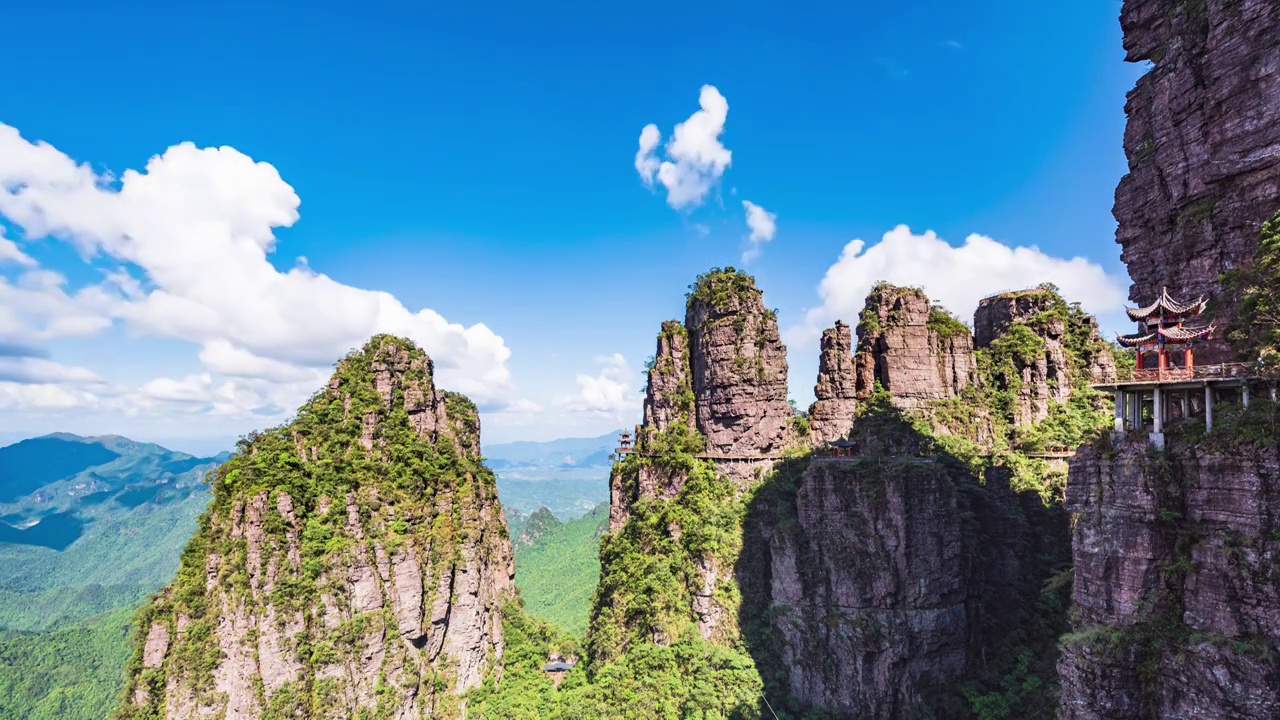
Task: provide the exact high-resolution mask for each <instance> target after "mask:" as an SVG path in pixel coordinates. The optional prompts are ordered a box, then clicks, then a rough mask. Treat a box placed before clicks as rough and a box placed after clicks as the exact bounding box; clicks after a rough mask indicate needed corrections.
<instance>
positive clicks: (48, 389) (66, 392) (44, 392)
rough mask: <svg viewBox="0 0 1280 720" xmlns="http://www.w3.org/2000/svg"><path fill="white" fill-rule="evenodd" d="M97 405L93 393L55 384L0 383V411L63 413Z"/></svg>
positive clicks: (96, 398) (96, 399)
mask: <svg viewBox="0 0 1280 720" xmlns="http://www.w3.org/2000/svg"><path fill="white" fill-rule="evenodd" d="M97 404H98V397H97V396H96V395H94V394H93V393H89V392H85V391H83V390H77V389H76V388H71V387H64V386H62V385H58V384H55V383H37V384H31V383H25V382H21V383H20V382H8V381H0V410H6V411H10V412H49V411H65V410H70V409H72V408H85V407H92V406H95V405H97Z"/></svg>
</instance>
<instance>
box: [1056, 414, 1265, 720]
mask: <svg viewBox="0 0 1280 720" xmlns="http://www.w3.org/2000/svg"><path fill="white" fill-rule="evenodd" d="M1266 413H1267V414H1271V415H1272V418H1273V419H1272V422H1274V415H1273V410H1272V409H1271V408H1267V410H1266ZM1240 431H1241V428H1239V427H1234V428H1227V427H1222V428H1216V429H1215V432H1214V434H1212V435H1211V436H1210V438H1209V440H1208V441H1198V439H1197V438H1182V437H1177V438H1173V439H1171V442H1170V444H1169V446H1168V448H1167V450H1166V451H1164V452H1161V451H1157V450H1155V449H1154V448H1152V447H1151V446H1150V445H1149V443H1147V442H1146V441H1145V439H1138V438H1136V437H1135V438H1131V439H1122V440H1118V441H1117V443H1116V444H1115V445H1111V444H1108V443H1099V444H1095V445H1093V446H1091V447H1088V448H1085V449H1083V450H1081V451H1080V453H1079V454H1078V455H1077V457H1076V459H1075V461H1074V462H1073V463H1072V466H1071V474H1070V482H1069V484H1068V488H1067V507H1068V509H1069V510H1071V511H1072V512H1075V513H1079V515H1078V519H1077V521H1076V524H1075V540H1074V555H1075V591H1074V594H1075V603H1076V608H1077V610H1076V612H1077V615H1078V620H1077V622H1076V631H1075V632H1074V633H1072V634H1071V635H1069V636H1068V637H1067V638H1066V640H1065V642H1064V653H1063V656H1062V660H1061V661H1060V663H1059V673H1060V676H1061V681H1062V686H1063V695H1062V709H1063V716H1064V717H1066V718H1072V719H1076V718H1078V719H1080V720H1104V719H1105V720H1121V719H1124V720H1129V719H1134V720H1136V719H1138V718H1156V717H1161V718H1272V717H1280V576H1278V575H1277V571H1276V569H1277V567H1280V565H1277V562H1278V561H1280V541H1277V539H1276V538H1277V537H1280V534H1278V533H1280V521H1277V518H1280V512H1278V511H1280V488H1277V487H1276V486H1275V481H1274V478H1276V477H1277V476H1280V448H1278V447H1277V446H1276V444H1275V438H1274V435H1272V436H1271V438H1270V439H1268V440H1267V441H1266V442H1265V444H1264V445H1261V446H1255V445H1245V444H1240V443H1238V442H1237V441H1235V440H1233V438H1239V436H1240V434H1241V433H1240Z"/></svg>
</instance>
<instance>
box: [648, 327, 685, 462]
mask: <svg viewBox="0 0 1280 720" xmlns="http://www.w3.org/2000/svg"><path fill="white" fill-rule="evenodd" d="M689 372H690V371H689V334H688V333H687V332H686V331H685V327H684V325H681V324H680V322H679V321H677V320H668V321H666V322H664V323H662V331H661V332H659V333H658V349H657V351H656V352H655V353H654V355H653V366H652V367H651V368H650V369H649V381H648V384H647V386H646V388H645V396H644V423H643V426H644V428H645V429H646V430H647V431H649V432H662V431H664V430H666V429H667V427H668V426H669V425H671V424H672V423H673V422H679V423H682V424H684V425H686V426H688V427H694V421H695V416H694V413H693V381H692V380H691V379H690V376H689ZM638 436H639V439H640V440H641V441H643V438H644V436H645V433H639V434H638Z"/></svg>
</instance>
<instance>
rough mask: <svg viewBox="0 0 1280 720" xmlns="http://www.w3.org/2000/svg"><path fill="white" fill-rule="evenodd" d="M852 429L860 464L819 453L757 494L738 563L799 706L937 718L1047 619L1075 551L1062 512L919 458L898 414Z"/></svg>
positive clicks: (770, 651) (756, 628) (766, 644)
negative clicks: (1010, 645)
mask: <svg viewBox="0 0 1280 720" xmlns="http://www.w3.org/2000/svg"><path fill="white" fill-rule="evenodd" d="M853 437H854V439H855V441H856V442H858V445H859V447H860V448H861V449H862V450H861V451H862V453H863V455H862V456H861V457H860V458H858V459H856V460H843V459H816V460H813V461H812V462H810V463H808V464H807V465H806V466H803V467H796V468H794V469H792V472H794V473H796V474H797V475H796V476H793V478H794V479H793V480H792V482H793V483H794V485H793V486H792V485H791V484H790V483H786V482H778V484H777V485H776V487H771V486H768V485H767V486H766V488H765V489H764V490H762V491H760V493H758V495H757V501H756V503H755V504H754V505H753V508H752V512H751V513H750V514H749V516H748V523H747V526H746V529H745V531H744V533H745V535H746V539H745V542H744V549H743V557H742V561H741V562H740V564H739V573H738V577H739V580H740V584H741V587H742V593H743V615H744V617H745V618H748V620H747V621H745V622H746V623H747V627H748V632H747V637H748V639H749V642H750V643H752V645H753V647H752V653H753V655H755V657H756V658H757V659H758V663H760V668H761V672H762V673H763V674H765V675H766V676H767V677H769V678H770V679H771V680H773V681H774V682H776V683H777V684H778V685H779V686H780V687H781V689H782V690H784V691H785V692H786V693H787V694H789V695H790V696H791V697H792V698H794V699H795V701H797V702H798V707H797V708H796V709H798V710H800V711H802V712H807V711H812V710H819V711H821V712H823V713H826V714H827V715H828V716H831V717H850V718H853V717H857V718H868V719H870V720H879V719H884V720H889V719H892V718H904V717H935V716H939V715H937V713H938V712H940V711H941V710H940V708H942V707H944V706H946V704H945V702H944V699H945V698H946V697H949V696H952V695H953V694H954V692H955V688H956V687H957V686H958V685H959V684H961V683H963V682H965V681H966V680H967V679H970V678H972V677H974V676H976V675H977V674H980V673H981V672H983V671H984V669H985V668H986V667H987V662H988V659H989V658H991V657H993V656H997V655H1000V654H1001V653H1002V651H997V650H994V648H997V647H1000V643H1002V642H1004V640H1005V638H1007V637H1008V636H1009V635H1010V634H1013V633H1022V635H1020V638H1021V639H1022V640H1025V639H1026V637H1027V636H1026V634H1025V633H1026V632H1027V630H1026V628H1028V627H1032V626H1034V625H1035V623H1034V622H1031V621H1028V619H1027V617H1026V615H1027V613H1028V612H1029V610H1028V608H1031V607H1034V605H1035V603H1036V602H1037V600H1038V599H1039V597H1040V593H1041V587H1042V585H1043V584H1044V582H1045V581H1046V580H1047V578H1048V577H1049V575H1050V574H1051V573H1052V571H1053V570H1054V569H1055V566H1056V565H1057V564H1058V563H1061V562H1064V561H1065V559H1066V558H1065V555H1066V553H1067V542H1066V540H1067V532H1066V522H1065V520H1066V518H1065V516H1064V515H1063V514H1062V513H1061V512H1054V511H1052V510H1049V509H1046V508H1044V507H1043V506H1042V505H1041V503H1040V500H1039V498H1038V497H1035V496H1034V495H1033V494H1024V495H1022V496H1017V495H1015V494H1014V493H1012V492H1010V491H1009V489H1008V485H1007V481H1006V482H1004V483H1002V482H1001V481H1000V478H994V479H989V480H988V482H987V483H986V484H985V485H981V484H979V483H978V482H977V480H976V479H975V478H974V477H973V476H971V475H970V474H969V473H968V471H967V470H966V469H965V468H964V467H963V466H961V465H959V464H956V463H950V462H946V461H944V460H941V459H940V458H937V457H932V456H923V455H921V454H920V452H919V451H920V448H921V441H922V438H921V437H920V436H919V435H917V434H915V432H914V431H913V430H912V429H911V428H910V426H909V424H907V422H906V421H905V420H904V419H895V416H894V414H893V412H892V411H873V412H872V413H871V414H870V415H864V416H863V417H861V418H859V420H858V421H857V423H856V424H855V425H854V428H853ZM1049 632H1050V633H1052V630H1049ZM1044 640H1045V641H1046V642H1050V643H1051V642H1052V638H1051V636H1046V638H1044ZM944 715H945V713H944Z"/></svg>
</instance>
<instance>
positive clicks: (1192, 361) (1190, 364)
mask: <svg viewBox="0 0 1280 720" xmlns="http://www.w3.org/2000/svg"><path fill="white" fill-rule="evenodd" d="M1195 366H1196V361H1195V357H1194V356H1193V355H1192V354H1191V348H1190V347H1188V348H1187V370H1188V371H1190V372H1191V373H1192V374H1195V371H1194V370H1192V368H1194V367H1195Z"/></svg>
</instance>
